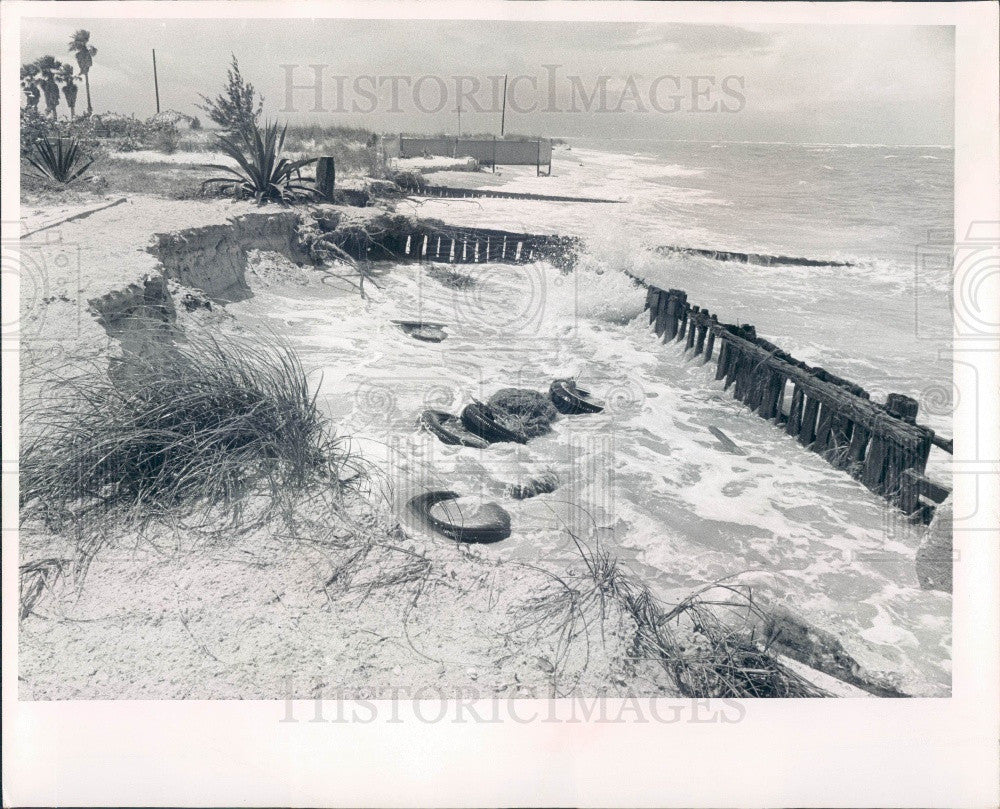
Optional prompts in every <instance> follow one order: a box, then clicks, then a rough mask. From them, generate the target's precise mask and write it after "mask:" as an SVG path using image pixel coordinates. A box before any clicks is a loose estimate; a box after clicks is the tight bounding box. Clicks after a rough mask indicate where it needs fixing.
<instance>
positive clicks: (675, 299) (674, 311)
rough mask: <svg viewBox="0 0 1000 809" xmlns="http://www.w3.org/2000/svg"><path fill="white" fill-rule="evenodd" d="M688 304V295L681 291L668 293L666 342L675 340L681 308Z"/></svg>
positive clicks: (676, 290) (675, 290) (673, 290)
mask: <svg viewBox="0 0 1000 809" xmlns="http://www.w3.org/2000/svg"><path fill="white" fill-rule="evenodd" d="M685 303H687V293H686V292H682V291H681V290H679V289H671V290H669V291H668V292H667V313H666V330H665V331H664V334H665V335H666V337H665V338H664V341H667V340H673V339H674V338H675V337H676V336H677V318H678V312H679V311H680V308H681V306H683V305H684V304H685Z"/></svg>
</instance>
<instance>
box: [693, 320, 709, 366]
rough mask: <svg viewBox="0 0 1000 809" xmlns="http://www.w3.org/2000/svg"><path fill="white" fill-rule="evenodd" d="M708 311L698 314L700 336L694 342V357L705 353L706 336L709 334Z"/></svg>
mask: <svg viewBox="0 0 1000 809" xmlns="http://www.w3.org/2000/svg"><path fill="white" fill-rule="evenodd" d="M707 320H708V309H702V310H701V312H699V313H698V334H697V336H696V338H695V341H694V355H695V356H696V357H699V356H701V355H702V354H703V353H704V352H705V335H706V334H707V333H708V323H707Z"/></svg>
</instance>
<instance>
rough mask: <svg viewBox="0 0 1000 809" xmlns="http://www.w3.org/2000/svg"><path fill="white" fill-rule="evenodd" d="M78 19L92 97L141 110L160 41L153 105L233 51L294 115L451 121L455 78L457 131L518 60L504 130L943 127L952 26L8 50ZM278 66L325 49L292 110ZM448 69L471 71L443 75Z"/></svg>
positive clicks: (145, 109) (883, 134)
mask: <svg viewBox="0 0 1000 809" xmlns="http://www.w3.org/2000/svg"><path fill="white" fill-rule="evenodd" d="M77 28H86V29H87V30H89V31H90V32H91V42H92V43H93V44H94V45H96V46H97V48H98V54H97V57H96V58H95V60H94V66H93V69H92V71H91V90H92V95H93V101H94V109H95V112H102V111H106V110H114V111H119V112H125V113H135V114H136V115H139V116H146V115H149V114H152V113H153V112H155V101H154V96H153V75H152V56H151V51H152V49H153V48H156V54H157V62H158V67H159V80H160V99H161V107H162V108H163V109H176V110H179V111H181V112H186V113H192V114H195V113H198V110H197V109H196V107H195V105H196V104H197V102H198V100H199V98H198V94H199V93H205V94H206V95H208V94H211V95H214V94H215V93H217V92H218V91H219V90H220V89H221V87H222V84H223V80H224V77H225V70H226V67H227V63H228V61H229V58H230V53H233V54H235V55H236V56H237V57H238V58H239V60H240V65H241V67H242V69H243V72H244V75H245V76H246V77H247V78H248V79H249V80H251V81H252V82H253V83H254V84H255V85H256V87H257V88H258V90H260V91H261V92H262V93H263V95H264V97H265V99H266V105H265V110H266V113H267V114H268V115H269V116H272V117H274V116H278V115H280V117H282V118H287V119H288V120H290V121H292V122H293V123H305V122H310V121H316V122H321V123H330V124H350V125H362V126H366V127H368V128H371V129H376V130H379V131H407V132H439V131H447V132H451V133H454V132H455V131H456V130H457V127H458V113H457V111H456V110H457V108H458V106H459V102H458V101H457V93H456V89H464V90H465V91H466V95H465V99H464V100H463V101H462V102H461V106H462V115H461V118H462V122H461V124H462V130H463V131H464V132H498V131H499V126H500V114H499V111H498V110H499V93H500V92H501V88H502V78H499V79H498V78H491V77H502V76H503V74H505V73H506V74H508V75H509V76H510V78H511V80H513V79H514V78H515V77H517V76H521V77H522V78H520V79H518V80H517V81H516V82H515V83H514V86H513V87H510V88H509V95H508V109H507V131H508V132H511V131H514V132H522V133H531V134H538V135H543V136H553V137H557V136H571V137H573V136H576V137H587V138H600V139H605V138H608V139H610V138H636V139H644V138H649V139H693V140H754V141H790V142H826V143H889V144H944V145H950V144H952V142H953V136H952V131H953V107H954V36H953V29H952V28H950V27H928V26H905V27H902V26H894V27H888V26H886V27H873V26H819V25H815V26H767V27H759V28H747V27H728V26H718V25H708V26H696V25H691V26H688V25H684V26H681V25H672V24H663V25H648V24H642V23H621V24H619V23H537V22H533V23H517V22H490V21H456V22H444V23H442V22H435V21H380V20H371V21H362V20H267V21H253V20H251V21H233V20H163V21H148V20H146V21H139V20H110V19H101V20H96V19H95V20H86V19H79V20H69V19H61V20H57V19H35V20H31V19H25V20H24V21H23V28H22V32H23V33H22V61H29V60H33V59H35V58H37V57H38V56H41V55H43V54H52V55H53V56H55V57H56V58H57V59H61V60H64V61H71V60H72V57H71V56H70V55H69V54H68V53H67V49H66V46H67V43H68V41H69V39H70V37H71V35H72V33H73V31H74V30H76V29H77ZM283 65H299V67H296V68H294V69H292V79H293V82H294V83H295V84H302V85H310V84H313V83H314V81H315V75H316V72H315V69H314V68H311V67H309V66H310V65H324V66H325V67H323V68H322V69H321V75H322V79H323V85H322V89H323V92H322V97H321V102H320V104H321V107H322V109H323V111H322V112H315V111H314V109H313V108H314V105H315V102H316V97H315V93H314V92H313V91H312V90H308V89H307V90H297V91H295V92H294V93H293V95H292V107H294V109H295V112H287V111H285V112H282V110H283V109H284V108H285V107H286V104H287V92H286V82H287V74H288V68H285V67H282V66H283ZM546 66H549V67H546ZM338 76H339V77H343V78H339V79H338V78H337V77H338ZM462 76H466V77H470V78H466V79H459V80H458V81H456V78H455V77H462ZM393 77H398V78H393ZM421 77H425V78H421ZM602 77H604V78H602ZM476 82H478V83H479V89H478V90H474V89H473V88H474V86H475V83H476ZM457 84H458V85H460V86H459V87H458V88H457V87H456V85H457ZM602 84H603V86H604V88H605V90H604V95H603V100H602V95H601V93H600V92H599V91H600V89H601V87H602ZM338 88H339V89H340V90H341V91H342V92H340V93H338ZM442 89H443V90H444V97H442ZM81 100H82V93H81ZM477 106H478V107H479V108H480V109H482V110H483V111H481V112H478V111H476V107H477ZM439 108H440V109H439ZM370 110H371V111H370ZM588 110H589V111H588ZM202 117H203V119H204V115H203V114H202Z"/></svg>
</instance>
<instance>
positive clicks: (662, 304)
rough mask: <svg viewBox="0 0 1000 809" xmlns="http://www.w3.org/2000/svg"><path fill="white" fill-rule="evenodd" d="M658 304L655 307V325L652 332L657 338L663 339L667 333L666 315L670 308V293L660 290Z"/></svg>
mask: <svg viewBox="0 0 1000 809" xmlns="http://www.w3.org/2000/svg"><path fill="white" fill-rule="evenodd" d="M659 298H660V299H659V302H658V303H657V305H656V323H655V324H654V326H653V331H654V332H655V333H656V336H657V337H663V335H664V334H666V331H667V313H668V310H669V308H670V293H669V292H664V291H663V290H662V289H661V290H660V296H659Z"/></svg>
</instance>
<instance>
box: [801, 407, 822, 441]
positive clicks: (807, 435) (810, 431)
mask: <svg viewBox="0 0 1000 809" xmlns="http://www.w3.org/2000/svg"><path fill="white" fill-rule="evenodd" d="M818 412H819V402H818V401H817V400H816V399H814V398H813V397H812V396H803V403H802V421H801V422H800V424H799V443H800V444H802V445H803V446H805V447H808V446H809V445H810V444H812V442H813V441H814V440H815V439H816V416H817V414H818Z"/></svg>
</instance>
